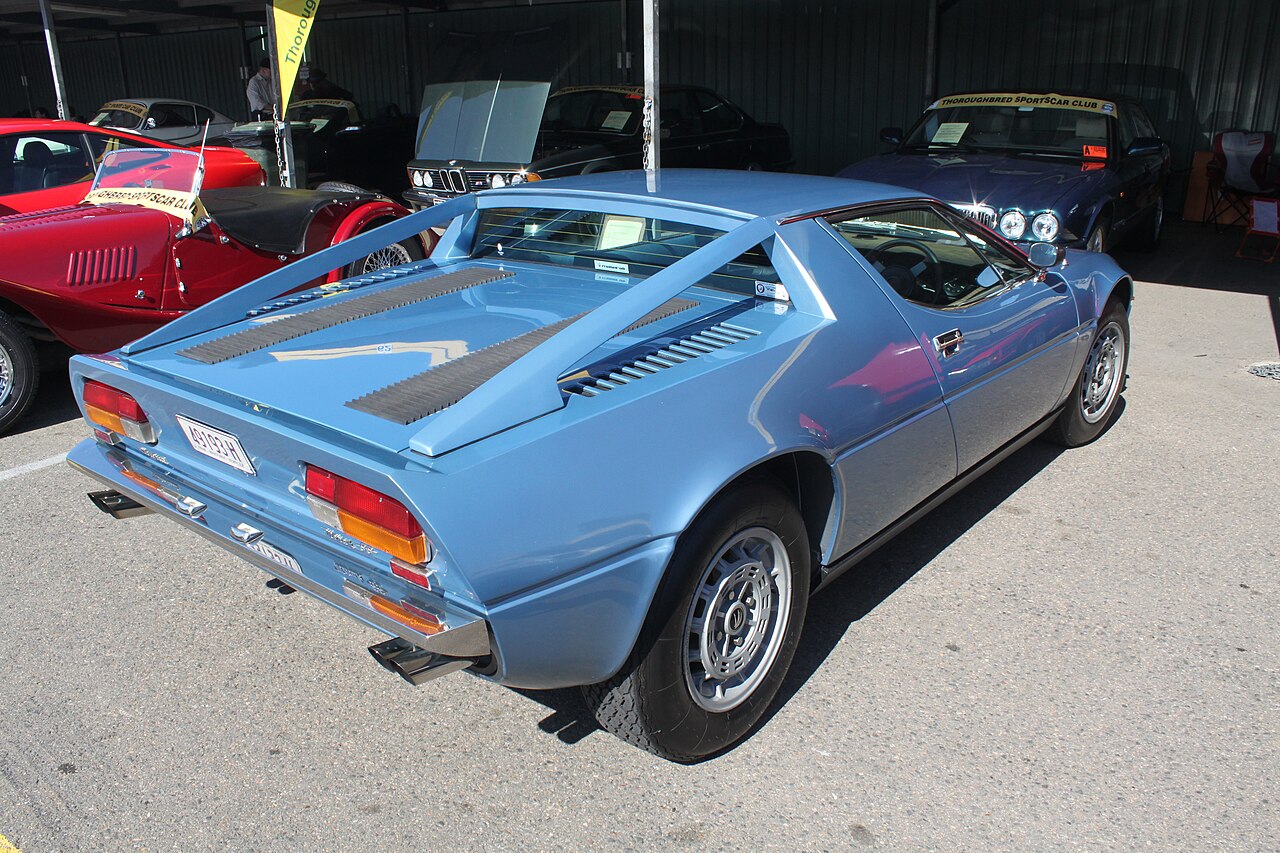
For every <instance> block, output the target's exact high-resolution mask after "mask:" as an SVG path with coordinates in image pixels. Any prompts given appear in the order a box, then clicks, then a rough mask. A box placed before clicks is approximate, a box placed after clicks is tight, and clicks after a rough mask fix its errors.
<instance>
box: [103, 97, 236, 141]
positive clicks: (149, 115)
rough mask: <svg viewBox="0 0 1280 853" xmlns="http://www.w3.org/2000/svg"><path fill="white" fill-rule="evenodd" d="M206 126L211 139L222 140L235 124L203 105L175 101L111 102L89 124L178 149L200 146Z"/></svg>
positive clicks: (168, 99) (161, 99)
mask: <svg viewBox="0 0 1280 853" xmlns="http://www.w3.org/2000/svg"><path fill="white" fill-rule="evenodd" d="M206 122H207V123H208V125H209V138H210V139H213V138H214V137H217V136H222V135H223V134H225V133H226V132H227V131H229V130H230V129H231V128H232V126H233V125H234V124H235V121H233V120H232V119H230V118H227V117H226V116H224V115H223V114H222V113H220V112H216V111H215V110H211V109H209V108H208V107H206V106H203V105H202V104H195V103H192V102H191V101H179V100H174V99H173V98H126V99H124V100H119V101H108V102H107V103H105V104H103V105H102V106H101V107H99V108H98V112H97V114H96V115H95V116H94V117H93V118H92V119H91V120H90V121H89V124H91V125H94V126H95V127H109V128H113V129H116V130H128V131H132V132H133V133H137V134H140V135H142V136H149V137H151V138H152V139H160V140H163V141H165V142H172V143H174V144H175V145H196V144H199V142H200V140H201V138H203V136H204V126H205V123H206Z"/></svg>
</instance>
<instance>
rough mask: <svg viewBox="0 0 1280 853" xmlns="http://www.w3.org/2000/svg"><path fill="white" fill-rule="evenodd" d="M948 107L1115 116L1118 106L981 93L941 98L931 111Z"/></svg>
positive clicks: (1052, 97)
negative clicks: (1042, 110)
mask: <svg viewBox="0 0 1280 853" xmlns="http://www.w3.org/2000/svg"><path fill="white" fill-rule="evenodd" d="M946 107H1048V108H1049V109H1055V110H1085V111H1086V112H1091V113H1103V114H1105V115H1115V114H1116V105H1115V104H1113V103H1112V102H1111V101H1103V100H1100V99H1098V98H1082V97H1079V96H1076V95H1055V94H1052V93H1050V94H1043V95H1037V94H1029V93H1027V92H980V93H977V94H973V95H948V96H947V97H945V98H939V99H938V100H937V101H936V102H935V103H934V105H933V107H931V109H935V110H939V109H944V108H946Z"/></svg>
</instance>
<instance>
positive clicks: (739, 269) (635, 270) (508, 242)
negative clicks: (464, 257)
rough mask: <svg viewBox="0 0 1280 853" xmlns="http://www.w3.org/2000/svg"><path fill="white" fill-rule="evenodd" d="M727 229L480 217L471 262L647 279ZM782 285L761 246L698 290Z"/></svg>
mask: <svg viewBox="0 0 1280 853" xmlns="http://www.w3.org/2000/svg"><path fill="white" fill-rule="evenodd" d="M723 234H724V232H723V231H717V230H715V229H713V228H706V227H703V226H700V225H690V224H688V223H685V222H672V221H669V220H664V219H653V218H647V217H643V216H626V215H621V214H612V213H599V212H596V211H585V210H557V209H550V208H490V209H487V210H482V211H481V212H480V223H479V226H478V228H477V229H476V238H475V244H474V246H473V247H472V251H471V257H473V258H490V259H498V258H501V259H509V260H520V261H535V262H538V263H546V264H555V265H557V266H567V267H579V268H582V269H589V270H594V271H595V272H598V273H607V274H615V275H620V276H649V275H652V274H654V273H656V272H659V271H660V270H662V269H665V268H666V267H669V266H670V265H671V264H674V263H675V262H676V261H678V260H680V259H681V258H685V257H688V256H689V255H691V254H693V253H694V252H695V251H697V250H698V249H701V248H702V247H703V246H706V245H707V244H708V243H710V242H711V241H713V240H715V239H716V238H718V237H720V236H722V235H723ZM756 281H767V282H774V283H776V282H777V281H778V277H777V273H776V272H775V271H774V269H773V265H772V263H771V262H770V260H769V256H768V254H767V253H766V252H765V251H764V249H763V248H762V247H756V248H755V249H752V250H750V251H748V252H746V253H744V254H742V255H741V256H739V257H738V258H737V259H735V260H734V261H732V262H730V263H728V264H725V265H724V266H723V267H721V268H720V269H718V270H716V272H715V273H713V274H712V275H710V276H708V277H707V278H705V279H703V281H702V282H700V283H701V284H703V285H705V286H710V287H715V288H717V289H720V290H728V291H730V292H733V293H742V294H754V293H755V282H756Z"/></svg>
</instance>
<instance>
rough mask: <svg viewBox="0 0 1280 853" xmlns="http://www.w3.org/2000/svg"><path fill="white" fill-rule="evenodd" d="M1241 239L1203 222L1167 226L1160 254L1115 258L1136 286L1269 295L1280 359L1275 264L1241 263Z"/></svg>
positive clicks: (1120, 251) (1123, 252)
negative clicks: (1153, 284) (1148, 283)
mask: <svg viewBox="0 0 1280 853" xmlns="http://www.w3.org/2000/svg"><path fill="white" fill-rule="evenodd" d="M1243 237H1244V229H1243V228H1242V227H1239V226H1236V227H1232V228H1227V229H1226V230H1224V231H1222V232H1221V233H1219V232H1218V231H1216V230H1215V229H1214V228H1213V226H1211V225H1208V224H1202V223H1199V222H1169V223H1167V224H1166V226H1165V235H1164V240H1163V242H1162V244H1161V248H1160V249H1159V250H1157V251H1155V252H1137V251H1132V250H1127V249H1125V248H1123V247H1120V248H1117V249H1116V251H1115V252H1114V253H1113V257H1115V259H1116V263H1118V264H1120V266H1121V267H1122V268H1123V269H1124V270H1125V271H1127V272H1128V273H1129V274H1130V275H1132V276H1133V277H1134V278H1135V279H1137V280H1138V281H1151V282H1156V283H1157V284H1168V285H1174V286H1176V287H1194V288H1198V289H1201V290H1220V291H1223V292H1226V293H1248V294H1254V295H1256V296H1265V297H1266V298H1267V306H1268V310H1269V311H1270V313H1271V325H1272V327H1273V328H1274V329H1275V335H1276V352H1277V354H1280V287H1277V285H1276V265H1275V264H1268V263H1264V262H1262V261H1255V260H1248V259H1245V258H1237V257H1236V256H1235V254H1236V249H1237V248H1238V247H1239V246H1240V240H1241V239H1242V238H1243ZM1250 239H1259V238H1256V237H1255V238H1250Z"/></svg>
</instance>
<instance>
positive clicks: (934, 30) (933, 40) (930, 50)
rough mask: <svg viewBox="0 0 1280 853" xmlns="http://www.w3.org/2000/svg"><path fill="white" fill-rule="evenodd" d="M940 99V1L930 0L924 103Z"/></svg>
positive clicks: (925, 39)
mask: <svg viewBox="0 0 1280 853" xmlns="http://www.w3.org/2000/svg"><path fill="white" fill-rule="evenodd" d="M937 99H938V0H929V18H928V22H927V24H926V29H925V36H924V102H925V104H932V103H933V102H934V101H936V100H937Z"/></svg>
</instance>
